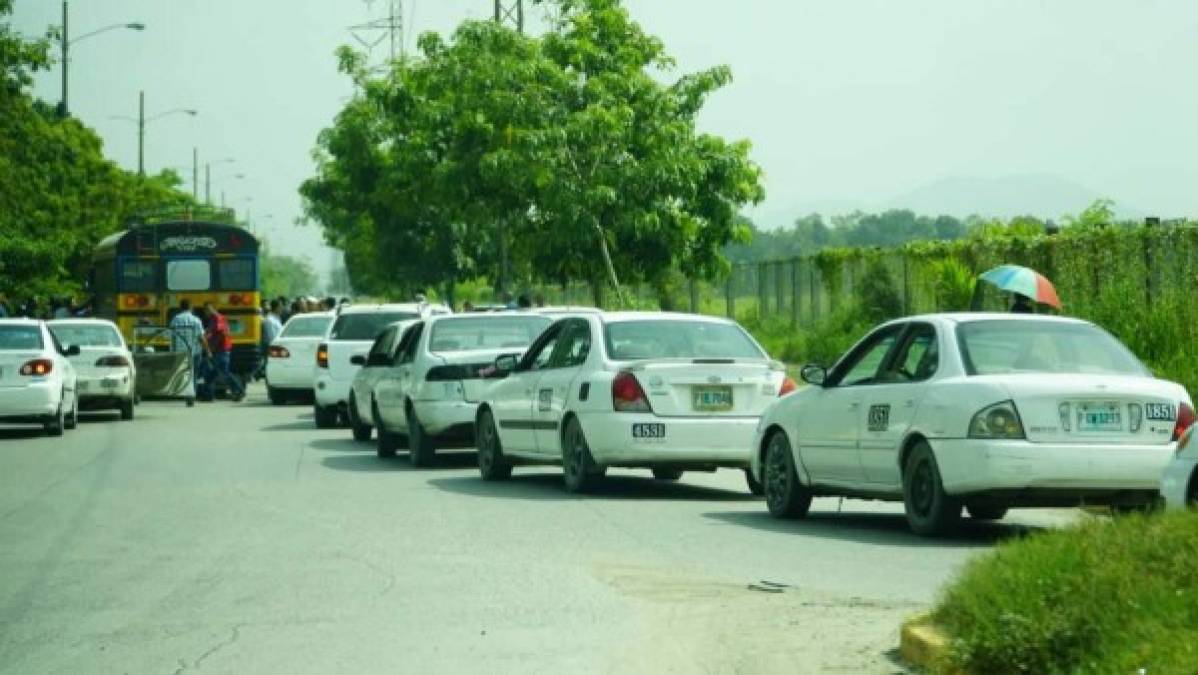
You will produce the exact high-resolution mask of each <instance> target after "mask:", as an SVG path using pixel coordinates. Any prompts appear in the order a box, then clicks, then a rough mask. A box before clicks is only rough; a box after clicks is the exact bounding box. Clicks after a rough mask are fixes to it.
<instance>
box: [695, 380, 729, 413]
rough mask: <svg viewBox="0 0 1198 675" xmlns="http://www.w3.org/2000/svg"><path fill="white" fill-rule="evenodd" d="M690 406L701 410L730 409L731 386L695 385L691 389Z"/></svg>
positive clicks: (718, 410) (717, 410)
mask: <svg viewBox="0 0 1198 675" xmlns="http://www.w3.org/2000/svg"><path fill="white" fill-rule="evenodd" d="M691 407H693V408H694V409H695V410H699V411H702V412H720V411H723V410H732V387H728V386H718V387H695V388H694V389H692V390H691Z"/></svg>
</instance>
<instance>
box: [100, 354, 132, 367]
mask: <svg viewBox="0 0 1198 675" xmlns="http://www.w3.org/2000/svg"><path fill="white" fill-rule="evenodd" d="M96 366H97V367H98V368H128V367H129V359H127V358H125V357H124V356H121V355H120V354H114V355H112V356H101V357H100V358H99V359H98V360H97V361H96Z"/></svg>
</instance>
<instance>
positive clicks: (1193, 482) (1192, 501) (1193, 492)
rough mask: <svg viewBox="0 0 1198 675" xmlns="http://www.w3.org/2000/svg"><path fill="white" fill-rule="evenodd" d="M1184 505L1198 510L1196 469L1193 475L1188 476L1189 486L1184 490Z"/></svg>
mask: <svg viewBox="0 0 1198 675" xmlns="http://www.w3.org/2000/svg"><path fill="white" fill-rule="evenodd" d="M1185 505H1186V506H1188V507H1190V508H1192V509H1195V508H1198V469H1195V470H1194V473H1192V474H1190V485H1189V487H1188V488H1186V502H1185Z"/></svg>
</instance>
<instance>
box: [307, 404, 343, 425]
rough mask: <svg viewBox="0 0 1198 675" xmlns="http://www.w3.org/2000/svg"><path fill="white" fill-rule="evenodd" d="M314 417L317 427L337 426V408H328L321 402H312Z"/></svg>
mask: <svg viewBox="0 0 1198 675" xmlns="http://www.w3.org/2000/svg"><path fill="white" fill-rule="evenodd" d="M312 417H313V418H315V419H316V428H317V429H332V428H333V427H335V426H337V409H336V408H326V407H325V406H322V405H320V404H319V403H314V404H312Z"/></svg>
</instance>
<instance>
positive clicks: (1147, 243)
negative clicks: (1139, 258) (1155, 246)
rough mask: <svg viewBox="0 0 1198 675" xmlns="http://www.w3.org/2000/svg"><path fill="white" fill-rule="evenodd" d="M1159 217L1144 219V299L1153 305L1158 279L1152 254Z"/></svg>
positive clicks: (1149, 304)
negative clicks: (1154, 290) (1154, 289)
mask: <svg viewBox="0 0 1198 675" xmlns="http://www.w3.org/2000/svg"><path fill="white" fill-rule="evenodd" d="M1158 224H1160V219H1159V218H1145V219H1144V300H1145V301H1146V302H1147V303H1148V306H1149V307H1151V306H1152V295H1153V293H1152V291H1153V284H1154V282H1155V281H1156V278H1155V277H1156V265H1155V264H1154V261H1153V256H1152V240H1153V236H1154V234H1155V227H1156V225H1158Z"/></svg>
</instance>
